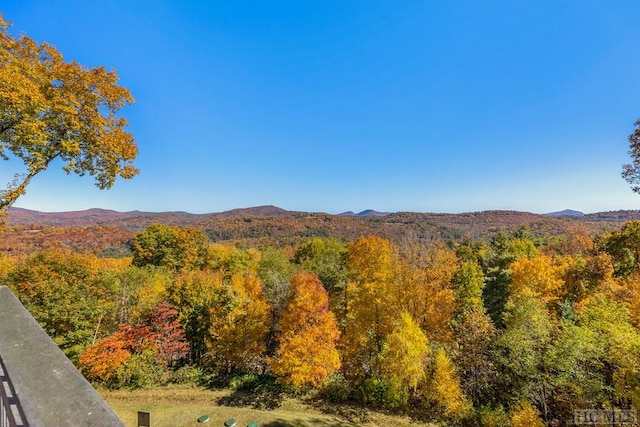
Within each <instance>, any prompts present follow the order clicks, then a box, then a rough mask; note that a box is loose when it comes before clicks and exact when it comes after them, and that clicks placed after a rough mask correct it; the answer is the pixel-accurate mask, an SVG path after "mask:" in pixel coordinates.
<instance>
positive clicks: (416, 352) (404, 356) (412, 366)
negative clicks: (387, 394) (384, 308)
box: [380, 312, 430, 405]
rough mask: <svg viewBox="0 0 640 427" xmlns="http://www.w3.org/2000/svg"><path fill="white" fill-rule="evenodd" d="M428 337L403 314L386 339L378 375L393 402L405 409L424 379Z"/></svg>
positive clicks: (408, 315) (411, 319) (409, 317)
mask: <svg viewBox="0 0 640 427" xmlns="http://www.w3.org/2000/svg"><path fill="white" fill-rule="evenodd" d="M429 352H430V350H429V345H428V340H427V337H426V336H425V334H424V332H422V330H421V329H420V327H419V326H418V325H417V324H416V322H414V320H413V318H412V317H411V315H410V314H409V313H407V312H402V314H401V315H400V321H399V322H398V325H397V326H396V328H395V329H394V331H393V332H392V333H391V335H389V336H388V337H387V340H386V342H385V345H384V349H383V350H382V355H381V361H380V365H381V375H382V377H383V378H384V379H385V380H386V381H387V383H388V384H389V386H390V388H391V391H392V395H393V398H394V399H393V400H394V401H397V402H398V403H399V404H400V405H405V404H406V403H407V400H408V398H409V395H410V393H411V392H413V391H415V390H416V389H417V388H418V385H419V384H421V383H423V382H424V380H425V379H426V372H425V367H426V363H427V358H428V357H429Z"/></svg>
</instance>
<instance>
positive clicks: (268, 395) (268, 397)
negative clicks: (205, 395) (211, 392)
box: [217, 390, 284, 410]
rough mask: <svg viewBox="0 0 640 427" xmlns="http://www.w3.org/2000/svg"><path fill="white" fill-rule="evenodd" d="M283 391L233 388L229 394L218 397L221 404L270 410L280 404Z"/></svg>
mask: <svg viewBox="0 0 640 427" xmlns="http://www.w3.org/2000/svg"><path fill="white" fill-rule="evenodd" d="M283 399H284V393H282V391H280V390H234V391H233V392H232V393H231V394H230V395H228V396H224V397H221V398H219V399H218V401H217V403H218V405H221V406H235V407H243V408H253V409H262V410H272V409H276V408H279V407H280V405H282V400H283Z"/></svg>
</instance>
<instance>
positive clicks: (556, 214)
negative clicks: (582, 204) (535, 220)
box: [545, 209, 584, 216]
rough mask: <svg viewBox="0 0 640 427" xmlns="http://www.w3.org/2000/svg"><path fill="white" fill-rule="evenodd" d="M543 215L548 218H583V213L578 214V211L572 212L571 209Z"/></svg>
mask: <svg viewBox="0 0 640 427" xmlns="http://www.w3.org/2000/svg"><path fill="white" fill-rule="evenodd" d="M545 215H548V216H584V213H583V212H580V211H574V210H573V209H565V210H563V211H559V212H550V213H547V214H545Z"/></svg>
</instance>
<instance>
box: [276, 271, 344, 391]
mask: <svg viewBox="0 0 640 427" xmlns="http://www.w3.org/2000/svg"><path fill="white" fill-rule="evenodd" d="M278 329H279V331H280V337H279V341H280V346H279V349H278V352H277V354H276V355H275V357H273V358H272V359H270V361H269V365H270V368H271V371H272V372H273V373H274V374H275V375H277V376H278V377H280V378H282V381H283V382H285V383H289V384H291V385H293V386H295V387H302V386H312V387H318V386H320V385H321V384H322V383H324V382H325V381H326V379H327V377H328V376H329V375H330V374H331V373H333V372H335V371H336V370H337V369H338V368H339V367H340V357H339V355H338V351H337V350H336V342H337V340H338V337H339V335H340V332H339V331H338V325H337V323H336V320H335V317H334V315H333V313H332V312H331V311H329V298H328V296H327V291H326V290H325V289H324V287H323V286H322V283H320V280H319V279H318V277H317V276H315V275H312V274H309V273H305V272H300V273H298V274H296V275H295V276H294V277H293V278H292V279H291V298H290V299H289V302H288V303H287V305H286V309H285V312H284V314H283V316H282V318H281V319H280V321H279V322H278Z"/></svg>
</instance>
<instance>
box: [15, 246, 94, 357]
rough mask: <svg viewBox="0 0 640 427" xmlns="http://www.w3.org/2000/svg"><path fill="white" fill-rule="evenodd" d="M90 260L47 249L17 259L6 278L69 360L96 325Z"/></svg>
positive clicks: (77, 353) (85, 344) (91, 334)
mask: <svg viewBox="0 0 640 427" xmlns="http://www.w3.org/2000/svg"><path fill="white" fill-rule="evenodd" d="M93 261H94V259H93V257H91V256H87V255H78V254H75V253H73V252H71V251H67V250H60V249H49V250H47V251H43V252H39V253H36V254H34V255H31V256H29V257H28V258H27V259H25V260H24V261H22V262H19V263H18V264H17V265H16V266H15V267H14V269H13V270H12V271H11V272H10V273H9V275H8V279H7V280H8V283H7V285H8V286H9V287H10V288H12V289H13V290H14V292H15V293H16V295H17V297H18V298H19V299H20V301H21V302H22V303H23V304H24V306H25V307H26V308H27V310H29V312H30V313H31V315H33V317H34V318H35V319H36V320H37V321H38V323H40V325H41V326H42V328H43V329H44V330H45V331H46V332H47V333H48V334H49V336H50V337H51V338H52V339H53V341H54V342H55V343H56V344H57V345H58V346H59V347H60V349H61V350H62V351H64V352H65V354H66V355H67V357H69V358H70V359H71V360H73V361H75V360H77V358H78V357H79V355H80V354H81V353H82V352H83V351H84V349H85V347H86V346H88V345H89V344H91V343H92V340H93V338H94V334H95V331H96V330H97V328H98V327H99V326H100V321H101V309H100V308H101V302H100V300H99V298H98V295H97V292H96V290H95V289H94V288H93V283H94V279H95V275H96V271H95V268H94V263H93Z"/></svg>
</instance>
